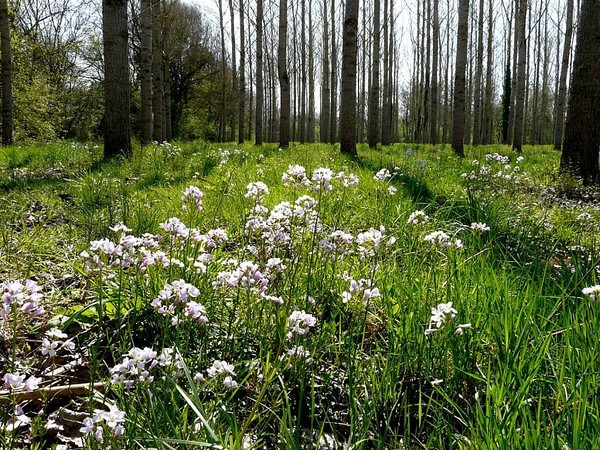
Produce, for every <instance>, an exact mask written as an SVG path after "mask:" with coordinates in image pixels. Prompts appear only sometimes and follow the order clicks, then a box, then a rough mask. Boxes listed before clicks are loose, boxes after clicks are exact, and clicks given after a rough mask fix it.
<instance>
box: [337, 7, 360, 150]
mask: <svg viewBox="0 0 600 450" xmlns="http://www.w3.org/2000/svg"><path fill="white" fill-rule="evenodd" d="M357 33H358V0H346V14H345V17H344V31H343V34H344V40H343V47H342V96H341V100H340V151H341V152H342V153H345V154H348V155H351V156H358V153H357V152H356V70H357V67H356V66H357V61H356V56H357V50H358V36H357Z"/></svg>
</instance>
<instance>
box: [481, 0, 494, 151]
mask: <svg viewBox="0 0 600 450" xmlns="http://www.w3.org/2000/svg"><path fill="white" fill-rule="evenodd" d="M493 27H494V10H493V0H489V4H488V30H487V31H488V35H487V61H486V71H485V103H484V109H483V127H484V130H483V144H491V143H492V139H493V130H494V105H493V104H492V102H493V96H494V87H493V86H494V85H493V78H492V62H493V61H492V59H493V51H494V41H493V35H494V33H493V32H494V28H493Z"/></svg>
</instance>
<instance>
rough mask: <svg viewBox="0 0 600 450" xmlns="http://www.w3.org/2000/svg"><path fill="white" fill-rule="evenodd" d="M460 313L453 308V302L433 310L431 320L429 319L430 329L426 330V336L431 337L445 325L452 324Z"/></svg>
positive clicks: (440, 305)
mask: <svg viewBox="0 0 600 450" xmlns="http://www.w3.org/2000/svg"><path fill="white" fill-rule="evenodd" d="M456 314H458V312H457V311H456V309H454V308H453V307H452V302H448V303H440V304H439V305H437V307H436V308H431V318H430V319H429V327H427V329H426V330H425V334H426V335H429V334H432V333H434V332H436V331H437V330H439V329H440V328H441V327H442V326H443V325H444V323H447V322H451V321H452V320H453V319H454V318H455V317H456Z"/></svg>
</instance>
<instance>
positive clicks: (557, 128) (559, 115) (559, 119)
mask: <svg viewBox="0 0 600 450" xmlns="http://www.w3.org/2000/svg"><path fill="white" fill-rule="evenodd" d="M572 36H573V0H567V24H566V29H565V43H564V47H563V53H562V61H561V67H560V81H559V86H558V98H557V102H556V116H555V118H554V136H553V144H554V149H555V150H560V148H561V146H562V137H563V136H562V135H563V125H564V120H565V100H566V99H567V75H568V74H569V56H570V54H571V38H572Z"/></svg>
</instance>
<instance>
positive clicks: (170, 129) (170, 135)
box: [163, 35, 173, 142]
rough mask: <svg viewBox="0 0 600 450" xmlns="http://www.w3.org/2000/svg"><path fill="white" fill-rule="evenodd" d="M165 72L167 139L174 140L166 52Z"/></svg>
mask: <svg viewBox="0 0 600 450" xmlns="http://www.w3.org/2000/svg"><path fill="white" fill-rule="evenodd" d="M167 36H168V35H165V41H166V42H168V40H167ZM163 67H164V71H165V72H164V74H163V78H164V80H165V141H167V142H171V141H172V140H173V117H172V107H173V105H172V98H171V73H170V72H171V65H170V62H169V57H168V55H166V54H165V60H164V64H163Z"/></svg>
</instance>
